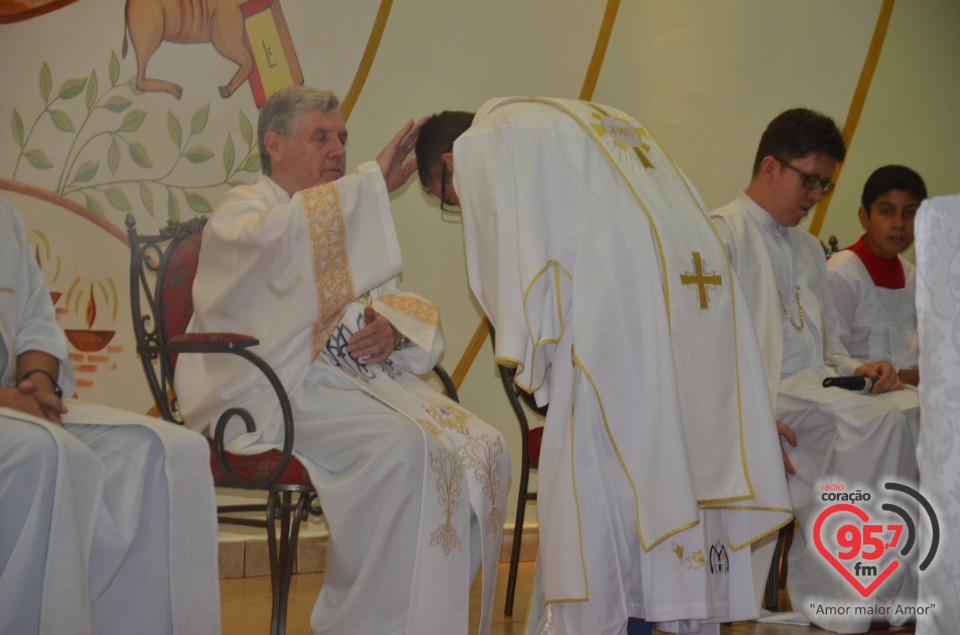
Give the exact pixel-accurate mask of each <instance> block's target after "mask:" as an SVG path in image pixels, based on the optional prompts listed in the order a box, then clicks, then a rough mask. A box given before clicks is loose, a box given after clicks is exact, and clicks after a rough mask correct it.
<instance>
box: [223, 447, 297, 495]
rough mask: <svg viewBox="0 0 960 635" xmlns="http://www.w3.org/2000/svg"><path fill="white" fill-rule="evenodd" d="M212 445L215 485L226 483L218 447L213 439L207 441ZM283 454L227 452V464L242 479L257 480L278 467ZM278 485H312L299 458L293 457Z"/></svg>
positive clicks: (276, 452)
mask: <svg viewBox="0 0 960 635" xmlns="http://www.w3.org/2000/svg"><path fill="white" fill-rule="evenodd" d="M207 443H209V444H210V469H211V470H212V471H213V481H214V482H215V483H226V481H227V478H226V475H224V473H223V472H222V471H221V470H220V465H219V464H218V463H217V459H216V452H215V450H216V446H215V445H214V442H213V439H207ZM281 456H282V454H281V453H280V451H279V450H270V451H269V452H262V453H260V454H231V453H230V452H227V463H228V464H229V465H230V467H231V468H232V469H233V470H234V472H236V473H237V475H238V476H240V477H241V478H246V479H249V480H257V479H260V478H263V476H264V475H265V474H269V473H270V471H271V470H273V469H275V468H276V467H277V463H279V462H280V457H281ZM275 484H277V485H310V476H309V475H308V474H307V469H306V468H305V467H303V463H301V462H300V461H299V460H298V459H297V457H295V456H291V457H290V461H289V462H288V463H287V467H286V469H285V470H284V471H283V472H282V473H281V474H280V476H279V478H277V480H276V481H275Z"/></svg>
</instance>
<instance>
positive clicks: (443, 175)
mask: <svg viewBox="0 0 960 635" xmlns="http://www.w3.org/2000/svg"><path fill="white" fill-rule="evenodd" d="M441 165H442V166H443V167H442V168H441V169H440V210H441V211H444V212H453V213H456V214H459V213H461V212H462V211H463V210H461V209H460V206H459V205H454V204H452V203H448V202H447V164H446V163H442V164H441Z"/></svg>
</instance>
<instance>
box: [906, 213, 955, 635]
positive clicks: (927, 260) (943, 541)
mask: <svg viewBox="0 0 960 635" xmlns="http://www.w3.org/2000/svg"><path fill="white" fill-rule="evenodd" d="M958 218H960V195H954V196H938V197H936V198H932V199H928V200H926V201H924V202H923V203H922V204H921V206H920V210H919V211H918V212H917V220H916V237H917V242H916V245H917V251H916V253H917V321H918V323H919V327H920V373H921V375H922V376H923V381H921V382H920V403H921V406H922V408H923V429H922V430H921V431H920V482H921V483H922V484H923V492H924V494H925V495H926V497H927V499H928V500H929V501H930V502H931V504H932V505H933V507H934V510H935V511H936V513H937V515H938V517H939V519H940V532H941V533H940V544H939V547H938V550H937V554H936V556H935V557H934V559H933V561H932V562H931V563H930V566H929V567H928V568H927V569H926V570H925V571H923V572H921V573H920V592H919V596H920V597H919V600H918V603H919V604H920V605H922V606H929V605H930V604H936V608H935V609H934V610H932V611H931V612H930V613H929V614H924V615H920V616H918V617H917V633H918V635H938V634H940V633H950V632H953V631H954V630H956V626H957V624H960V586H958V581H960V545H957V542H956V540H954V539H952V538H951V537H950V534H951V533H952V532H953V531H954V527H955V525H956V523H955V521H954V520H953V519H955V518H957V515H958V514H960V490H958V489H957V473H958V472H960V452H958V450H957V448H958V447H960V426H958V420H957V412H958V411H960V287H958V286H957V280H958V279H960V275H958V271H960V226H958V224H957V219H958ZM920 531H921V535H923V534H926V535H927V536H929V535H930V525H929V523H927V522H924V523H921V525H920ZM923 548H924V551H925V552H926V550H927V549H929V543H927V542H924V543H923Z"/></svg>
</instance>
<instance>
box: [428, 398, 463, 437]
mask: <svg viewBox="0 0 960 635" xmlns="http://www.w3.org/2000/svg"><path fill="white" fill-rule="evenodd" d="M423 409H424V410H425V411H426V412H427V414H429V415H430V416H431V417H433V420H434V421H436V422H437V423H439V424H440V425H441V426H443V427H444V428H450V429H451V430H456V431H457V432H459V433H460V434H463V435H469V434H470V427H469V426H468V425H467V413H466V412H464V411H463V410H459V409H457V408H455V407H454V406H441V405H438V404H430V405H427V406H424V407H423Z"/></svg>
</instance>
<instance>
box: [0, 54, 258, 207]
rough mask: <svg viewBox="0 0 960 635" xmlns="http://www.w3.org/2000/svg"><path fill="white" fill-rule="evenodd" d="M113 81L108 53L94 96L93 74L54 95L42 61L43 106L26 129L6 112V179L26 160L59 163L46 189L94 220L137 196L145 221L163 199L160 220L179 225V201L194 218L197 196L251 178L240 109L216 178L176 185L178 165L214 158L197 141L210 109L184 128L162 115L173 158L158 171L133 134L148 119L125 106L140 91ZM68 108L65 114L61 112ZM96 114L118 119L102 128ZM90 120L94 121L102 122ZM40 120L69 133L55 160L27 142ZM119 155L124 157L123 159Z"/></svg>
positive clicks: (247, 128) (250, 143) (51, 166)
mask: <svg viewBox="0 0 960 635" xmlns="http://www.w3.org/2000/svg"><path fill="white" fill-rule="evenodd" d="M119 76H120V62H119V60H118V59H117V56H116V53H111V54H110V62H109V65H108V77H109V80H110V84H109V86H108V87H106V88H105V89H104V90H103V91H102V92H101V90H100V84H99V81H98V78H97V72H96V70H94V71H92V72H91V73H90V76H89V77H80V78H73V79H68V80H66V81H65V82H63V84H62V85H61V86H60V90H59V91H58V92H57V93H56V94H54V93H53V76H52V74H51V72H50V68H49V67H48V66H47V64H46V63H44V64H43V66H42V67H41V69H40V98H41V100H42V101H43V109H42V110H41V111H40V113H39V114H37V116H36V117H35V118H34V119H33V121H32V122H31V123H30V125H29V128H28V127H27V126H26V125H25V124H24V119H23V117H22V116H21V115H20V113H19V112H18V111H17V110H16V109H14V110H13V118H12V122H11V125H12V128H13V139H14V142H15V143H16V144H17V146H18V147H19V155H18V156H17V161H16V163H15V165H14V169H13V177H12V178H13V179H14V180H16V178H17V173H18V171H19V170H20V169H21V167H25V165H26V164H27V163H29V164H30V166H32V167H33V168H35V169H37V170H56V169H57V168H58V166H59V170H60V172H59V174H58V175H57V183H56V188H55V189H54V190H53V191H54V192H55V193H56V194H58V195H60V196H63V197H68V198H72V199H75V200H81V201H82V203H83V205H84V206H85V207H86V208H87V209H89V210H90V211H91V212H93V213H94V214H96V215H98V216H101V217H104V216H105V213H104V205H108V206H109V207H110V208H112V209H115V210H118V211H120V212H128V211H131V210H132V209H133V205H132V204H131V202H130V200H131V196H130V195H132V196H137V195H139V199H140V203H141V204H142V206H143V208H144V209H146V210H147V212H149V214H150V215H151V216H154V215H155V210H156V209H157V205H158V203H159V204H160V205H163V203H164V199H165V203H166V209H167V216H168V217H169V218H170V220H174V221H177V220H180V209H181V204H182V203H185V204H186V205H187V206H188V207H189V208H190V209H191V210H193V211H194V212H195V213H197V214H208V213H210V211H211V210H212V206H211V205H210V201H209V200H208V198H207V196H205V195H204V193H203V192H205V191H208V190H214V189H219V188H222V187H223V186H225V185H229V186H233V185H236V184H238V183H241V182H244V179H242V178H239V177H240V176H242V174H241V173H253V172H257V171H258V170H259V169H260V156H259V154H258V153H257V151H256V148H255V141H254V138H253V127H252V125H251V123H250V119H249V118H248V117H247V116H246V115H245V114H244V113H243V111H240V117H239V124H238V125H239V134H240V138H241V139H242V144H241V146H240V148H239V152H238V148H237V146H236V145H235V144H234V141H233V135H232V133H227V138H226V140H225V141H224V144H223V153H222V160H223V174H224V176H223V178H222V179H220V180H219V181H215V182H208V183H194V184H187V183H185V182H184V181H183V180H182V178H183V177H182V175H183V173H184V172H189V171H190V170H187V169H184V168H185V167H188V166H190V165H191V164H193V165H196V164H201V163H206V162H207V161H209V160H211V159H213V158H215V156H216V153H214V152H213V151H211V150H209V149H208V148H207V147H205V146H204V145H202V144H200V143H198V142H197V138H198V137H199V135H200V134H201V133H202V132H203V130H204V129H205V128H206V126H207V121H208V117H209V114H210V104H207V105H205V106H203V107H201V108H200V109H199V110H197V111H196V112H195V113H194V114H193V116H192V117H191V119H190V122H189V126H187V127H185V126H184V125H183V123H181V121H180V120H179V119H178V118H177V117H176V116H175V115H174V114H173V113H172V112H168V113H167V122H166V123H167V126H166V127H167V133H168V135H169V137H170V140H171V141H172V142H173V144H174V145H175V146H176V156H175V157H173V158H172V159H171V160H169V161H168V162H169V165H167V166H166V167H163V166H158V165H155V164H154V162H153V160H152V159H151V153H150V151H149V150H148V149H147V146H145V145H144V143H143V142H142V141H140V140H138V139H137V138H136V137H135V133H137V132H138V131H139V130H140V128H141V126H142V125H143V123H144V121H145V120H146V119H147V118H148V117H149V116H150V115H149V113H147V111H145V110H139V109H136V108H133V106H134V99H135V98H136V97H137V96H138V95H141V94H142V93H141V92H140V91H138V90H137V89H136V86H135V84H136V77H134V76H132V77H130V79H129V80H127V81H126V82H125V83H118V81H119ZM80 95H83V97H84V99H83V106H84V107H85V109H81V108H80V107H77V106H76V103H77V102H75V101H73V100H74V99H76V98H77V97H79V96H80ZM128 95H129V96H128ZM68 102H72V103H68ZM68 109H69V110H70V111H71V113H72V116H71V114H70V113H68V112H67V110H68ZM77 111H80V112H79V113H78V112H77ZM98 111H100V112H104V111H105V112H106V113H109V114H112V115H115V118H118V117H120V116H121V115H122V119H120V121H119V123H115V124H113V125H112V126H111V127H110V128H109V129H97V128H96V126H95V125H94V119H93V115H94V114H95V113H97V112H98ZM96 121H98V122H99V121H102V118H97V119H96ZM46 123H52V124H53V127H54V128H55V129H56V130H58V131H61V132H64V133H67V134H70V135H73V139H72V141H71V142H70V143H69V144H67V143H58V144H56V149H57V150H58V151H60V150H62V149H64V148H65V149H66V153H65V154H63V156H62V160H61V161H60V162H59V163H57V162H56V161H55V160H54V159H52V158H51V155H52V154H54V151H53V150H49V151H45V150H44V149H43V148H41V147H37V146H32V145H31V139H32V138H33V136H34V133H35V132H37V130H38V126H40V125H41V124H46ZM184 129H186V131H187V132H186V135H185V134H184ZM104 149H106V154H105V156H104V155H103V151H104ZM125 157H129V160H126V159H125ZM131 162H132V164H131ZM122 164H123V165H124V168H125V171H126V172H127V173H129V172H130V170H129V169H127V168H131V167H133V169H134V170H135V171H141V172H144V174H143V176H142V177H139V178H137V177H128V178H119V177H118V176H117V173H118V171H119V170H120V168H121V165H122ZM178 168H180V169H179V170H178ZM247 180H249V179H247Z"/></svg>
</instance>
